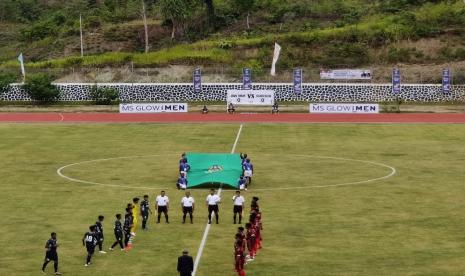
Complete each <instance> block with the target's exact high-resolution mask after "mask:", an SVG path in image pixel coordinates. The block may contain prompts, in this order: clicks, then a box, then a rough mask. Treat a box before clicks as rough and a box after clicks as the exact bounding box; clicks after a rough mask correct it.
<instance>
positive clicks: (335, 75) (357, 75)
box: [320, 69, 371, 80]
mask: <svg viewBox="0 0 465 276" xmlns="http://www.w3.org/2000/svg"><path fill="white" fill-rule="evenodd" d="M320 78H321V79H322V80H370V79H371V70H365V69H347V70H320Z"/></svg>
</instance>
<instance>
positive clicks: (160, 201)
mask: <svg viewBox="0 0 465 276" xmlns="http://www.w3.org/2000/svg"><path fill="white" fill-rule="evenodd" d="M155 201H156V202H157V205H158V206H166V205H168V203H169V202H170V200H169V199H168V197H167V196H161V195H159V196H157V199H156V200H155Z"/></svg>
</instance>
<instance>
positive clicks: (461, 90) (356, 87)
mask: <svg viewBox="0 0 465 276" xmlns="http://www.w3.org/2000/svg"><path fill="white" fill-rule="evenodd" d="M56 85H57V86H58V88H59V89H60V91H61V94H60V98H59V100H60V101H90V100H91V99H90V97H89V92H90V90H91V88H92V86H93V85H94V84H83V83H57V84H56ZM99 86H101V87H114V88H116V89H118V91H119V92H120V100H121V101H122V102H139V101H147V102H186V101H225V100H226V91H227V90H228V89H241V87H242V85H241V84H238V83H206V84H203V85H202V92H200V93H195V92H194V91H193V85H192V84H191V83H178V84H173V83H169V84H166V83H147V84H142V83H134V84H130V83H102V84H99ZM253 89H254V90H258V89H271V90H275V91H276V94H275V98H276V100H277V101H280V102H282V101H309V102H384V101H395V100H396V95H393V94H392V92H391V85H390V84H346V83H344V84H339V83H338V84H328V83H325V84H318V83H307V84H303V85H302V90H303V92H302V94H300V95H297V94H295V93H294V91H293V87H292V84H285V83H256V84H254V85H253ZM398 97H399V99H402V100H404V101H407V102H413V101H417V102H451V101H454V102H465V86H463V85H460V86H459V85H457V86H454V87H453V91H452V93H450V94H444V93H443V92H442V87H441V85H439V84H404V85H403V86H402V93H400V94H399V95H398ZM0 100H2V101H30V98H29V97H28V95H27V94H26V93H25V92H24V90H23V89H22V88H21V86H20V85H18V84H15V85H12V86H11V88H10V90H9V91H8V92H6V93H3V94H2V95H0Z"/></svg>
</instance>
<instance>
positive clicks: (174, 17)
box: [159, 0, 189, 39]
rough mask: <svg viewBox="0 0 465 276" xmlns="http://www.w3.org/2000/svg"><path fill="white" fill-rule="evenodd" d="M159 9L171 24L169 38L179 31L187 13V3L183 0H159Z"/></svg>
mask: <svg viewBox="0 0 465 276" xmlns="http://www.w3.org/2000/svg"><path fill="white" fill-rule="evenodd" d="M159 5H160V10H161V13H162V15H163V17H164V18H165V19H168V20H171V24H172V26H173V28H172V31H171V39H174V38H175V36H176V33H177V32H181V31H182V28H183V24H184V23H185V20H186V19H187V17H188V14H189V3H188V1H185V0H160V2H159Z"/></svg>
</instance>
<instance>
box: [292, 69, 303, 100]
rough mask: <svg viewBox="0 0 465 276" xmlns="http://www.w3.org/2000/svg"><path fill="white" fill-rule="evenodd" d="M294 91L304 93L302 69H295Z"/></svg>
mask: <svg viewBox="0 0 465 276" xmlns="http://www.w3.org/2000/svg"><path fill="white" fill-rule="evenodd" d="M294 93H296V94H300V93H302V69H300V68H299V69H294Z"/></svg>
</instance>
